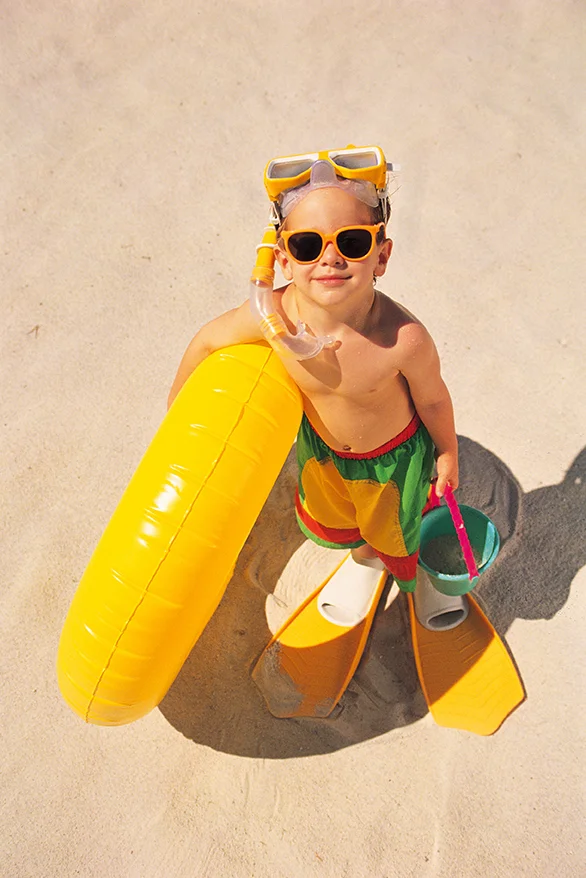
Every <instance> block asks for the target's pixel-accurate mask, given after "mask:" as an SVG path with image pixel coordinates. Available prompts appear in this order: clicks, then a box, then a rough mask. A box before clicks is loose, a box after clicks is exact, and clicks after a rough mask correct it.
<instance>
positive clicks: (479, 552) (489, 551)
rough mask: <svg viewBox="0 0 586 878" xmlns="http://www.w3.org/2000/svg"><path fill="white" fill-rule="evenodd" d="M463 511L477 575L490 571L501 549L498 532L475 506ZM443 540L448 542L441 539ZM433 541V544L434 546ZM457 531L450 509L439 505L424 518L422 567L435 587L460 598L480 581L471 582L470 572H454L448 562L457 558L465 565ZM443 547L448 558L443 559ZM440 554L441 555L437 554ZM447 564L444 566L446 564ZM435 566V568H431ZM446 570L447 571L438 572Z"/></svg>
mask: <svg viewBox="0 0 586 878" xmlns="http://www.w3.org/2000/svg"><path fill="white" fill-rule="evenodd" d="M459 509H460V512H461V514H462V518H463V520H464V526H465V528H466V532H467V534H468V538H469V540H470V543H471V545H472V550H473V552H474V557H475V558H476V566H477V567H478V573H479V574H482V573H484V571H485V570H488V568H489V567H490V565H491V564H492V562H493V561H494V559H495V558H496V556H497V555H498V552H499V548H500V538H499V534H498V531H497V529H496V527H495V526H494V524H493V523H492V521H491V520H490V518H488V516H487V515H485V514H484V513H483V512H481V511H480V510H479V509H474V508H473V507H472V506H460V507H459ZM442 537H448V538H449V539H445V540H441V538H442ZM432 540H433V541H434V543H433V544H432ZM457 540H458V537H457V534H456V528H455V527H454V523H453V521H452V516H451V515H450V510H449V509H448V508H447V506H438V507H436V508H435V509H432V510H430V511H429V512H428V513H427V514H426V515H424V516H423V519H422V521H421V544H420V550H419V566H420V567H421V568H422V569H423V570H425V572H426V573H427V575H428V576H429V578H430V579H431V582H432V584H433V586H434V587H435V588H436V589H437V590H438V591H439V592H441V593H442V594H447V595H452V596H454V595H461V594H466V592H469V591H472V589H473V588H474V586H475V585H476V583H477V582H478V579H477V578H475V579H473V580H472V582H471V581H470V577H469V576H468V573H467V572H466V573H453V572H445V571H446V570H448V571H449V569H450V567H452V569H453V564H450V563H449V562H450V561H452V562H453V560H454V557H453V556H454V555H455V559H456V560H457V561H458V562H459V563H460V565H464V560H463V555H462V550H461V548H460V544H459V543H458V542H457ZM442 545H443V546H444V547H445V548H444V551H445V549H449V552H450V555H451V556H452V557H450V558H449V559H448V558H447V557H446V558H442V557H441V555H442ZM438 552H439V554H438ZM444 562H445V563H444ZM432 565H433V566H432ZM442 566H443V567H444V569H443V570H442V569H437V568H441V567H442Z"/></svg>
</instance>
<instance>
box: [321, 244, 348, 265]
mask: <svg viewBox="0 0 586 878" xmlns="http://www.w3.org/2000/svg"><path fill="white" fill-rule="evenodd" d="M321 258H322V262H325V263H326V264H327V265H339V264H340V263H342V262H344V261H345V260H344V257H343V256H340V254H339V253H338V251H337V250H336V248H335V247H334V244H333V242H332V241H328V243H327V244H326V249H325V250H324V252H323V253H322V257H321Z"/></svg>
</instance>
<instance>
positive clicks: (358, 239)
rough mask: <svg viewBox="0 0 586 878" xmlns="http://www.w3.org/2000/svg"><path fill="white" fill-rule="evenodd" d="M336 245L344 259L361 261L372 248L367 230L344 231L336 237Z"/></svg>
mask: <svg viewBox="0 0 586 878" xmlns="http://www.w3.org/2000/svg"><path fill="white" fill-rule="evenodd" d="M336 243H337V245H338V250H339V251H340V253H341V254H342V256H345V257H346V259H362V258H363V257H364V256H366V254H367V253H368V251H369V250H370V248H371V246H372V235H371V233H370V232H369V231H367V229H345V230H344V231H343V232H340V234H339V235H338V236H337V238H336Z"/></svg>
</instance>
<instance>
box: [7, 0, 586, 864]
mask: <svg viewBox="0 0 586 878" xmlns="http://www.w3.org/2000/svg"><path fill="white" fill-rule="evenodd" d="M0 21H1V28H0V34H1V35H0V47H1V52H0V55H1V58H2V61H1V62H0V63H1V64H2V85H1V89H0V100H1V104H0V117H1V119H2V132H3V144H2V151H1V156H0V166H1V174H0V180H1V183H0V185H1V187H2V192H3V197H2V205H3V213H2V251H3V252H2V257H3V258H2V272H3V279H2V295H1V313H2V318H1V319H0V346H1V348H0V350H1V352H0V372H1V377H2V396H1V399H0V408H1V417H2V419H1V421H0V429H1V435H2V467H1V468H0V484H1V489H0V490H1V496H2V526H1V528H0V542H1V555H0V557H1V558H2V567H1V572H0V581H1V592H2V601H1V608H0V641H1V643H2V650H1V651H0V671H1V679H2V696H1V704H0V729H1V734H2V760H1V768H0V788H1V790H2V793H1V797H0V801H1V807H0V875H2V876H5V878H57V876H58V878H67V876H82V878H108V876H119V878H161V876H172V878H196V876H197V878H204V876H205V878H249V876H251V878H252V876H253V878H269V876H271V878H312V876H327V878H367V876H369V878H453V876H463V878H484V876H487V875H490V876H492V878H500V876H503V878H512V876H514V878H520V876H531V878H535V876H539V878H541V876H543V878H547V876H554V875H555V876H558V878H566V876H567V878H570V876H571V878H574V876H577V875H579V874H583V870H584V861H585V854H586V851H585V847H584V842H583V838H582V835H581V831H582V828H583V823H584V789H585V788H586V787H585V774H584V764H585V763H584V727H585V719H586V717H585V710H584V707H585V698H584V684H583V669H584V651H583V641H584V617H585V614H586V604H585V597H584V595H585V588H584V586H586V573H585V569H584V567H585V564H586V506H585V503H584V500H585V493H586V487H585V484H586V482H585V478H586V449H585V433H586V431H585V427H586V415H585V409H584V403H583V395H584V393H583V386H584V291H583V286H584V280H583V279H584V276H585V268H586V265H585V255H584V254H585V249H584V243H583V234H582V233H580V232H579V230H580V229H581V228H583V223H584V215H585V212H586V203H585V202H586V199H585V193H584V154H585V151H586V143H585V130H586V128H585V125H584V122H585V119H584V116H585V115H586V113H585V105H584V99H583V98H584V93H585V86H586V83H585V78H586V77H585V67H584V35H585V24H586V10H585V8H584V6H583V4H580V3H576V2H571V0H560V2H558V3H555V4H553V3H546V2H544V0H523V2H518V3H513V2H499V3H496V4H481V5H479V4H464V3H460V2H456V0H445V2H441V3H437V2H431V0H423V2H421V3H417V4H414V3H407V2H396V3H392V4H391V3H379V4H362V5H361V4H355V3H348V2H342V3H332V2H331V0H323V2H322V3H319V4H314V3H309V2H301V0H292V2H289V3H287V4H284V5H283V4H270V3H252V2H242V0H237V2H234V3H229V4H216V5H214V4H212V5H211V6H209V5H207V4H203V3H200V2H195V3H193V2H187V0H170V2H167V3H163V2H160V0H159V2H156V0H155V2H150V3H147V2H144V0H138V2H135V3H130V2H128V0H117V2H114V0H106V2H103V3H100V4H76V3H73V2H71V0H70V2H65V0H54V2H52V3H48V2H45V0H43V2H38V3H34V4H33V3H19V4H14V3H13V4H4V8H3V10H2V12H1V13H0ZM349 142H354V143H359V144H368V143H377V144H380V145H381V146H382V147H383V148H384V150H385V152H386V155H387V158H388V159H389V160H390V161H393V162H397V163H399V164H400V165H401V171H400V173H399V174H398V175H397V178H396V190H397V191H396V192H395V194H394V196H393V217H392V221H391V224H390V227H389V229H390V234H391V237H393V239H394V242H395V246H394V251H393V257H392V260H391V263H390V265H389V270H388V272H387V274H386V276H385V277H384V278H383V279H382V281H381V284H380V288H381V289H382V290H383V291H384V292H386V293H387V294H388V295H390V296H392V297H393V298H395V299H396V300H398V301H399V302H402V303H403V304H404V305H406V306H407V307H408V308H409V309H410V310H412V311H413V312H414V313H415V314H417V315H418V317H420V318H421V319H422V320H423V322H424V323H425V324H426V325H427V326H428V328H429V329H430V331H431V333H432V335H433V336H434V338H435V339H436V342H437V345H438V349H439V351H440V354H441V357H442V363H443V372H444V375H445V378H446V381H447V383H448V386H449V387H450V390H451V392H452V396H453V399H454V404H455V409H456V414H457V428H458V433H459V436H460V447H461V459H462V486H461V488H460V490H459V492H458V496H459V499H460V501H461V502H466V503H470V504H471V505H476V506H478V507H479V508H481V509H484V510H485V511H486V512H488V514H489V515H491V517H492V518H493V519H494V520H495V522H496V523H497V526H498V527H499V530H500V532H501V536H502V538H503V548H502V551H501V554H500V556H499V558H498V560H497V562H496V563H495V565H494V566H493V567H492V568H491V570H490V571H489V572H488V573H487V574H486V575H485V576H483V577H482V579H481V582H480V584H479V586H478V594H479V597H480V599H481V601H482V603H483V605H484V607H485V608H486V610H487V612H488V614H489V616H490V618H491V619H492V621H493V623H494V624H495V626H496V627H497V629H498V631H499V632H500V634H501V635H502V636H503V638H504V639H505V640H506V643H507V645H508V647H509V649H510V651H511V653H512V655H513V656H514V659H515V661H516V663H517V666H518V668H519V671H520V674H521V676H522V679H523V683H524V686H525V689H526V692H527V699H526V701H525V702H524V703H523V704H522V705H521V706H520V707H519V708H518V709H517V710H516V711H515V712H514V713H513V714H512V715H511V716H510V717H509V719H508V720H507V721H506V722H505V723H504V725H503V726H502V728H501V729H500V730H499V731H498V732H497V733H496V734H495V735H494V736H492V737H488V738H482V737H478V736H475V735H473V734H470V733H466V732H460V731H455V730H450V729H446V728H440V727H438V726H436V725H435V723H434V722H433V720H432V718H431V716H430V715H429V713H428V711H427V708H426V705H425V702H424V699H423V696H422V693H421V690H420V688H419V684H418V680H417V675H416V671H415V666H414V663H413V654H412V648H411V643H410V636H409V627H408V617H407V612H406V604H405V602H404V599H403V597H402V596H399V597H397V598H396V599H395V600H392V601H387V602H386V604H384V605H381V607H380V608H379V611H378V613H377V616H376V620H375V625H374V629H373V633H372V637H371V639H370V642H369V645H368V647H367V651H366V653H365V655H364V658H363V661H362V662H361V664H360V666H359V669H358V671H357V673H356V675H355V677H354V679H353V681H352V682H351V684H350V686H349V687H348V690H347V692H346V694H345V695H344V697H343V699H342V701H341V703H340V705H339V707H338V708H336V710H335V711H334V713H333V714H332V716H331V717H330V718H328V719H325V720H311V719H306V720H303V719H290V720H278V719H275V718H273V717H272V716H271V715H270V714H269V713H268V712H267V710H266V708H265V705H264V702H263V700H262V697H261V695H260V693H259V692H258V690H257V689H256V687H255V685H254V684H253V682H252V680H251V678H250V669H251V667H252V666H253V664H254V662H255V661H256V659H257V658H258V656H259V655H260V653H261V651H262V649H263V647H264V645H265V644H266V642H267V641H268V639H269V637H270V633H271V631H274V630H275V628H276V627H277V625H278V624H280V623H281V622H282V621H283V620H284V619H285V618H286V616H287V615H288V613H289V612H290V611H291V610H292V609H294V607H295V606H297V604H298V603H299V601H300V600H301V599H302V598H303V597H304V596H305V595H307V594H308V593H309V592H310V591H312V590H313V588H315V586H316V585H317V584H318V583H319V581H320V578H323V575H324V573H325V572H327V570H328V569H329V568H330V567H331V564H332V558H333V557H335V559H336V560H337V558H338V556H337V555H335V553H334V555H333V554H332V553H331V552H329V551H328V550H321V549H319V548H318V547H315V546H313V545H311V544H308V543H307V542H306V541H305V539H304V538H303V537H302V535H301V534H300V533H299V531H298V529H297V526H296V523H295V520H294V515H293V507H292V503H293V492H294V487H295V479H296V473H295V461H294V455H293V453H291V455H290V456H289V458H288V459H287V462H286V464H285V466H284V468H283V470H282V472H281V475H280V476H279V479H278V480H277V482H276V484H275V487H274V489H273V491H272V493H271V495H270V497H269V499H268V501H267V504H266V505H265V507H264V509H263V511H262V513H261V515H260V517H259V519H258V521H257V523H256V525H255V527H254V529H253V531H252V533H251V535H250V537H249V539H248V541H247V543H246V545H245V547H244V549H243V551H242V553H241V555H240V558H239V560H238V563H237V566H236V570H235V573H234V576H233V578H232V580H231V582H230V584H229V586H228V588H227V591H226V593H225V596H224V598H223V600H222V602H221V604H220V606H219V608H218V610H217V612H216V613H215V615H214V616H213V618H212V620H211V622H210V623H209V625H208V626H207V628H206V629H205V631H204V633H203V635H202V637H201V638H200V640H199V641H198V642H197V644H196V645H195V647H194V649H193V651H192V653H191V654H190V656H189V658H188V659H187V661H186V663H185V665H184V666H183V668H182V670H181V672H180V673H179V675H178V677H177V680H176V681H175V683H174V684H173V685H172V687H171V689H170V691H169V693H168V695H167V696H166V697H165V698H164V700H163V701H162V703H161V705H160V707H159V708H157V709H155V710H153V711H152V712H151V713H150V714H149V715H148V716H146V717H145V718H143V719H141V720H139V721H137V722H136V723H133V724H131V725H128V726H123V727H119V728H103V727H97V726H91V725H86V724H84V723H83V722H82V720H81V719H80V718H79V717H77V716H76V715H74V714H73V713H72V712H71V711H70V710H69V708H68V707H67V706H66V705H65V703H64V702H63V700H62V698H61V696H60V693H59V690H58V687H57V682H56V674H55V660H56V651H57V644H58V641H59V635H60V631H61V628H62V625H63V622H64V619H65V616H66V614H67V610H68V607H69V605H70V602H71V600H72V597H73V595H74V593H75V589H76V586H77V583H78V582H79V580H80V578H81V575H82V573H83V570H84V568H85V567H86V565H87V563H88V561H89V558H90V557H91V554H92V552H93V549H94V547H95V545H96V543H97V542H98V540H99V538H100V535H101V533H102V531H103V529H104V527H105V526H106V523H107V522H108V520H109V518H110V516H111V514H112V512H113V510H114V509H115V508H116V505H117V503H118V500H119V498H120V496H121V494H122V492H123V490H124V487H125V485H126V484H127V482H128V480H129V478H130V477H131V475H132V473H133V471H134V470H135V468H136V466H137V464H138V462H139V460H140V459H141V457H142V455H143V453H144V451H145V449H146V448H147V446H148V444H149V442H150V440H151V438H152V437H153V435H154V433H155V432H156V430H157V427H158V425H159V423H160V421H161V419H162V418H163V416H164V412H165V405H166V396H167V392H168V389H169V386H170V384H171V381H172V379H173V376H174V374H175V369H176V367H177V365H178V362H179V360H180V358H181V356H182V353H183V351H184V349H185V347H186V345H187V343H188V342H189V340H190V338H191V337H192V335H193V334H194V333H195V332H196V331H197V330H198V328H200V327H201V326H202V325H203V324H204V323H205V322H206V321H208V320H209V319H211V318H212V317H213V316H215V315H217V314H218V313H220V312H221V311H223V310H226V309H228V308H230V307H234V306H236V305H238V304H239V303H240V302H242V301H243V300H244V298H245V297H246V295H247V281H248V277H249V274H250V269H251V267H252V264H253V261H254V257H255V250H254V248H255V245H256V244H257V243H258V241H259V240H260V234H261V230H262V228H263V226H264V224H265V221H266V216H267V207H268V202H267V199H266V196H265V193H264V188H263V185H262V170H263V168H264V165H265V164H266V162H267V161H268V159H270V158H271V157H273V156H276V155H283V154H290V153H299V152H305V151H313V150H315V149H317V148H328V147H331V148H335V147H340V146H344V145H346V144H347V143H349Z"/></svg>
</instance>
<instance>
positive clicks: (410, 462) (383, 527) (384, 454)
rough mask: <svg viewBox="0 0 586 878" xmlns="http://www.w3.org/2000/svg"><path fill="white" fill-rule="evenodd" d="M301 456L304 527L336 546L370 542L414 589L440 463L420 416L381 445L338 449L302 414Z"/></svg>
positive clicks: (406, 587)
mask: <svg viewBox="0 0 586 878" xmlns="http://www.w3.org/2000/svg"><path fill="white" fill-rule="evenodd" d="M297 461H298V463H299V482H298V487H297V495H296V513H297V521H298V523H299V527H300V528H301V530H302V531H303V533H304V534H305V535H306V536H307V537H309V538H310V539H311V540H313V541H314V542H316V543H319V545H321V546H327V547H328V548H332V549H353V548H357V547H358V546H362V545H364V543H368V544H369V545H370V546H372V548H373V549H374V550H375V551H376V553H377V555H378V556H379V557H380V558H381V560H382V561H383V562H384V564H385V565H386V566H387V568H388V569H389V570H390V572H391V573H392V574H393V577H394V578H395V581H396V582H397V585H398V586H399V588H401V589H402V590H403V591H414V590H415V582H416V575H417V558H418V556H419V533H420V529H421V514H422V511H423V507H424V506H425V503H426V500H427V497H428V494H429V488H430V482H431V476H432V471H433V464H434V446H433V442H432V440H431V437H430V435H429V433H428V432H427V430H426V428H425V426H424V424H422V422H421V420H420V419H419V416H418V415H415V416H414V417H413V419H412V421H411V422H410V423H409V424H408V426H407V427H405V429H404V430H403V432H402V433H399V435H398V436H395V438H394V439H391V440H390V441H389V442H386V443H385V444H384V445H381V446H380V448H375V450H374V451H369V452H366V453H365V454H352V453H346V452H341V451H332V449H331V448H329V446H328V445H326V443H325V442H324V441H323V439H321V438H320V436H318V434H317V433H316V432H315V430H314V429H313V427H312V426H311V424H310V423H309V420H308V419H307V416H306V415H303V420H302V422H301V427H300V428H299V434H298V436H297Z"/></svg>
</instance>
